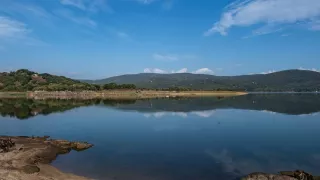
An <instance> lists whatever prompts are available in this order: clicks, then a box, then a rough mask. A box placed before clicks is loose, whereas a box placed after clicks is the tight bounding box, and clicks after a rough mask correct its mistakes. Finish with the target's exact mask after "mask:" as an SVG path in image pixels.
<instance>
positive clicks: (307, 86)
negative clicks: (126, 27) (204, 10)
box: [83, 70, 320, 92]
mask: <svg viewBox="0 0 320 180" xmlns="http://www.w3.org/2000/svg"><path fill="white" fill-rule="evenodd" d="M83 82H87V83H90V84H107V83H116V84H135V85H136V86H137V87H138V88H147V89H168V88H175V87H179V88H184V89H193V90H241V91H297V92H301V91H320V73H319V72H315V71H307V70H285V71H279V72H274V73H270V74H253V75H241V76H215V75H205V74H190V73H178V74H154V73H142V74H128V75H121V76H115V77H110V78H106V79H100V80H83Z"/></svg>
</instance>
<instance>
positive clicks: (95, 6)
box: [60, 0, 113, 13]
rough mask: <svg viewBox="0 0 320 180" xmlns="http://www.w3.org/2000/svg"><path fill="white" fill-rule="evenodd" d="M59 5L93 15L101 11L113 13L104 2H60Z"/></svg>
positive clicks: (71, 0) (86, 0)
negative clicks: (92, 13)
mask: <svg viewBox="0 0 320 180" xmlns="http://www.w3.org/2000/svg"><path fill="white" fill-rule="evenodd" d="M60 3H61V4H62V5H66V6H73V7H75V8H78V9H80V10H83V11H89V12H94V13H96V12H99V11H102V10H107V11H109V12H113V10H112V9H111V8H110V7H109V6H108V5H107V3H106V1H105V0H60Z"/></svg>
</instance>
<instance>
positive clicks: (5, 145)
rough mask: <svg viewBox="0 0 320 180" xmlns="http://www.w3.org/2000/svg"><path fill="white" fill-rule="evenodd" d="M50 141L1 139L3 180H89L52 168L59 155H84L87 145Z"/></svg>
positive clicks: (0, 163)
mask: <svg viewBox="0 0 320 180" xmlns="http://www.w3.org/2000/svg"><path fill="white" fill-rule="evenodd" d="M48 138H49V137H48V136H47V137H46V136H45V137H26V136H0V177H1V178H0V179H2V178H3V179H8V180H61V179H68V180H89V178H86V177H81V176H77V175H73V174H69V173H64V172H62V171H60V170H58V169H57V168H55V167H53V166H51V165H50V163H51V162H52V161H54V160H55V159H56V158H57V156H58V155H60V154H67V153H69V152H70V151H71V150H74V151H83V150H86V149H89V148H91V147H92V146H93V145H92V144H89V143H86V142H71V141H66V140H53V139H48Z"/></svg>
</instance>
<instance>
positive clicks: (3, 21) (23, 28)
mask: <svg viewBox="0 0 320 180" xmlns="http://www.w3.org/2000/svg"><path fill="white" fill-rule="evenodd" d="M30 31H31V30H30V29H28V28H27V25H26V24H24V23H22V22H19V21H17V20H14V19H11V18H9V17H4V16H0V39H4V38H6V39H7V38H10V39H11V38H21V37H24V36H26V34H28V33H29V32H30Z"/></svg>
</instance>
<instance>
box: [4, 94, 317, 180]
mask: <svg viewBox="0 0 320 180" xmlns="http://www.w3.org/2000/svg"><path fill="white" fill-rule="evenodd" d="M319 112H320V95H319V94H302V95H297V94H294V95H293V94H281V95H279V94H278V95H277V94H270V95H266V94H265V95H263V94H262V95H248V96H241V97H234V98H196V99H154V100H139V101H111V100H104V101H101V100H25V99H19V100H14V99H0V113H1V116H2V117H0V134H2V135H39V136H43V135H50V136H51V137H52V138H61V139H68V140H81V141H88V142H90V143H93V144H95V146H94V148H92V149H89V150H87V151H84V152H80V153H77V152H72V153H71V154H68V155H63V156H59V157H58V159H57V160H56V161H55V162H54V163H53V165H54V166H56V167H58V168H60V169H61V170H63V171H66V172H72V173H76V174H79V175H85V176H88V177H92V178H96V179H110V180H113V179H114V180H189V179H190V180H194V179H200V180H207V179H208V180H209V179H210V180H212V179H219V180H224V179H226V180H228V179H231V180H233V179H237V178H239V177H241V176H242V175H245V174H248V173H251V172H256V171H262V172H270V173H276V172H278V171H281V170H295V169H303V170H305V171H308V172H311V173H314V174H320V172H319V171H320V170H319V167H320V139H319V137H320V114H319Z"/></svg>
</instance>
